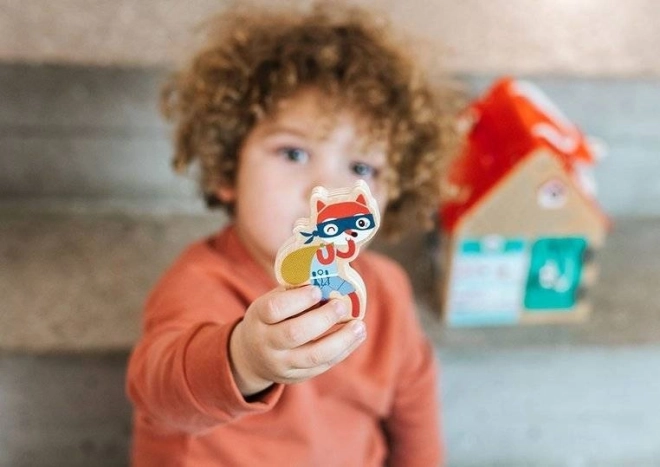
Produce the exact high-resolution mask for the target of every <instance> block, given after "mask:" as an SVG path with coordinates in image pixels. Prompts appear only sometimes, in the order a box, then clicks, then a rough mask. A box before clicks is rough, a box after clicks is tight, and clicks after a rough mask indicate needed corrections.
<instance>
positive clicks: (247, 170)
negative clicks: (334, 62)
mask: <svg viewBox="0 0 660 467" xmlns="http://www.w3.org/2000/svg"><path fill="white" fill-rule="evenodd" d="M322 99H323V96H322V95H321V94H319V93H318V92H317V91H315V90H305V91H301V92H300V93H298V94H296V95H295V97H293V98H291V99H288V100H286V101H283V102H282V103H281V104H280V107H279V110H278V111H277V112H276V113H275V114H274V115H272V116H269V117H268V118H265V119H264V120H262V121H260V122H259V123H258V124H257V125H256V126H255V127H254V128H253V130H252V131H251V132H250V134H249V135H248V137H247V138H246V140H245V142H244V144H243V146H242V148H241V151H240V153H239V164H238V174H237V177H236V184H235V186H233V187H231V188H227V187H225V188H221V189H220V190H218V195H219V197H220V198H221V199H223V200H224V201H233V202H234V203H235V213H234V214H235V215H234V223H235V225H236V229H237V231H238V234H239V235H240V236H241V239H242V240H243V242H244V243H245V245H246V246H247V248H248V249H249V250H250V252H251V253H252V254H253V255H254V256H255V258H256V259H257V261H258V262H259V263H261V264H262V265H263V266H264V267H267V268H271V267H272V264H273V262H274V260H275V255H276V254H277V250H278V249H279V248H280V246H281V245H282V244H283V243H284V242H285V241H286V240H287V239H288V238H289V237H290V236H291V235H292V230H293V225H294V223H295V221H296V220H297V219H300V218H303V217H309V210H310V206H309V197H310V194H311V192H312V189H313V188H314V187H315V186H318V185H321V186H323V187H325V188H327V189H334V188H343V187H350V186H352V185H353V183H354V182H355V181H356V180H358V179H363V180H365V181H366V182H367V183H368V184H369V188H370V189H371V191H372V193H373V195H374V197H375V198H376V201H378V204H379V207H380V210H381V214H382V213H383V212H384V210H385V207H386V203H387V197H386V191H387V190H386V186H385V183H384V178H385V171H386V167H387V156H386V152H385V146H382V147H380V148H378V147H376V146H375V145H371V146H366V145H365V144H364V143H365V139H364V136H366V135H365V134H364V133H363V132H362V131H361V130H360V128H361V126H360V125H359V123H360V122H359V121H358V120H357V118H356V116H355V115H354V114H353V113H352V112H349V111H341V112H340V113H339V114H337V115H334V116H332V117H331V118H328V117H329V116H328V115H327V112H324V107H323V106H322V105H321V102H322Z"/></svg>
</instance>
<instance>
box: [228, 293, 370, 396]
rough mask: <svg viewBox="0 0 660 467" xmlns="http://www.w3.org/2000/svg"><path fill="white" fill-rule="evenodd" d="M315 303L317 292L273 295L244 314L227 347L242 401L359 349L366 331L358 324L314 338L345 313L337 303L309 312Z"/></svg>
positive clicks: (324, 367)
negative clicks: (274, 384)
mask: <svg viewBox="0 0 660 467" xmlns="http://www.w3.org/2000/svg"><path fill="white" fill-rule="evenodd" d="M320 299H321V292H320V290H319V289H318V288H317V287H312V286H308V287H301V288H298V289H292V290H282V289H275V290H273V291H271V292H269V293H267V294H266V295H263V296H262V297H259V298H258V299H257V300H255V301H254V303H252V305H251V306H250V308H248V310H247V311H246V313H245V317H244V319H243V321H241V322H240V323H239V324H238V325H237V326H236V328H235V329H234V331H233V333H232V335H231V338H230V343H229V351H230V359H231V364H232V371H233V373H234V379H235V380H236V384H237V385H238V388H239V389H240V391H241V393H242V394H243V395H244V396H248V395H252V394H256V393H257V392H260V391H263V390H264V389H266V388H268V387H269V386H270V385H271V384H273V383H297V382H300V381H304V380H306V379H309V378H312V377H314V376H316V375H319V374H321V373H323V372H324V371H326V370H328V369H329V368H331V367H332V366H333V365H335V364H337V363H339V362H340V361H342V360H343V359H345V358H346V357H347V356H349V355H350V354H351V352H353V351H354V350H355V349H356V348H357V347H358V346H359V345H360V344H361V343H362V341H363V340H364V338H365V337H366V329H365V327H364V323H363V322H362V321H359V320H353V321H349V322H348V323H346V324H344V325H341V326H340V327H338V328H337V329H336V330H335V331H333V332H332V333H330V334H328V335H325V336H323V337H322V338H319V337H320V336H321V335H323V334H324V333H325V332H326V331H328V330H329V329H331V328H332V327H333V326H334V325H335V324H337V323H338V322H339V321H342V320H343V319H344V318H346V317H348V315H349V313H350V311H349V310H348V309H347V306H346V305H345V303H344V302H343V301H341V300H330V301H329V302H327V303H326V304H324V305H323V306H320V307H318V308H315V309H313V310H309V309H310V308H311V307H313V306H315V305H317V304H318V302H319V300H320ZM305 310H309V311H307V312H305V313H303V312H304V311H305ZM316 339H318V340H316Z"/></svg>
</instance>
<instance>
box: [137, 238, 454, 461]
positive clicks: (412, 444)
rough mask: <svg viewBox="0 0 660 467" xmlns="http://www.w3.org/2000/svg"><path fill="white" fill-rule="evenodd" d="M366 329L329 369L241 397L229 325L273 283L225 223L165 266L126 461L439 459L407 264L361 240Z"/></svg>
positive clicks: (431, 378)
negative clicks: (253, 396) (351, 350)
mask: <svg viewBox="0 0 660 467" xmlns="http://www.w3.org/2000/svg"><path fill="white" fill-rule="evenodd" d="M352 266H353V267H354V268H355V269H356V270H357V271H358V272H359V273H360V275H361V276H362V278H363V279H364V282H365V285H366V289H367V294H368V304H367V311H366V316H365V323H366V326H367V332H368V336H367V340H366V341H365V342H364V343H363V344H362V346H360V347H359V348H358V349H357V350H356V351H355V352H354V353H353V354H352V355H351V356H349V357H348V358H347V359H346V360H345V361H343V362H341V363H339V364H338V365H337V366H336V367H333V368H332V369H330V370H329V371H327V372H326V373H324V374H322V375H320V376H318V377H316V378H313V379H311V380H308V381H306V382H304V383H299V384H295V385H290V386H284V385H274V386H273V387H271V388H270V389H269V390H267V391H266V392H265V393H264V394H261V395H260V397H259V398H258V399H256V400H248V401H246V400H245V399H244V398H243V397H242V396H241V394H240V392H239V391H238V389H237V388H236V385H235V383H234V381H233V379H232V373H231V369H230V366H229V359H228V354H227V349H228V342H229V336H230V333H231V331H232V329H233V327H234V326H235V325H236V323H237V322H238V321H239V320H240V319H241V317H242V315H243V313H244V311H245V310H246V308H247V307H248V305H249V304H250V303H251V302H252V301H253V300H254V299H255V298H257V297H258V296H260V295H262V294H264V293H266V292H267V291H269V290H271V289H272V288H274V287H275V286H276V285H277V284H276V283H275V281H274V280H273V279H272V278H271V277H270V276H269V275H268V274H267V273H266V271H264V270H263V269H262V268H260V267H259V266H258V265H257V264H256V263H255V262H254V261H252V259H251V258H250V256H249V254H248V253H247V251H246V250H245V248H244V247H243V245H242V244H241V243H240V240H239V239H238V237H237V236H236V233H235V231H234V229H233V228H231V227H229V228H227V229H225V230H224V231H223V232H221V233H220V234H218V235H217V236H215V237H212V238H210V239H207V240H206V241H201V242H198V243H195V244H193V245H192V246H191V247H190V248H189V249H188V250H187V251H186V252H185V253H184V254H183V255H182V256H181V257H180V258H179V260H178V261H177V262H176V263H175V264H174V266H173V267H172V268H171V269H170V270H169V271H168V272H167V273H166V274H165V276H164V277H163V278H162V279H161V281H160V282H159V284H158V285H157V286H156V288H155V289H154V291H153V292H152V294H151V296H150V298H149V300H148V302H147V305H146V310H145V316H144V330H143V336H142V338H141V340H140V341H139V342H138V344H137V346H136V347H135V349H134V351H133V354H132V355H131V359H130V364H129V369H128V381H127V387H128V393H129V396H130V398H131V400H132V401H133V403H134V406H135V414H134V426H133V448H132V462H133V466H134V467H144V466H158V467H166V466H189V467H205V466H239V467H242V466H250V467H253V466H262V465H263V466H269V467H279V466H287V467H288V466H314V467H315V466H356V467H370V466H382V465H384V464H386V463H388V465H394V466H406V467H414V466H420V467H422V466H423V467H429V466H435V465H439V464H440V463H441V455H442V449H441V442H440V432H439V427H438V405H437V392H436V386H435V377H436V365H435V359H434V354H433V350H432V347H431V346H430V345H429V343H428V342H427V341H426V339H425V337H424V335H423V332H422V331H421V329H420V327H419V325H418V323H417V320H416V316H415V311H414V306H413V300H412V296H411V290H410V286H409V283H408V280H407V278H406V277H405V274H404V273H403V271H402V270H401V269H400V267H398V266H397V265H396V264H395V263H393V262H392V261H390V260H388V259H386V258H384V257H383V256H380V255H378V254H376V253H373V252H369V251H363V252H362V253H361V255H360V257H359V258H358V259H357V260H355V261H354V262H353V263H352Z"/></svg>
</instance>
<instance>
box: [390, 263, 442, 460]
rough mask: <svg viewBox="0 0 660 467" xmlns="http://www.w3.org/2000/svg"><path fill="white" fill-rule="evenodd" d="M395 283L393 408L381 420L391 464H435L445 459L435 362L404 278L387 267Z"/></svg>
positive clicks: (401, 274)
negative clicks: (396, 350)
mask: <svg viewBox="0 0 660 467" xmlns="http://www.w3.org/2000/svg"><path fill="white" fill-rule="evenodd" d="M389 274H391V276H392V277H391V279H392V281H393V282H394V283H396V284H397V285H398V287H397V297H396V298H393V299H392V302H394V303H396V305H395V306H396V307H397V308H398V313H397V316H398V317H399V318H400V319H399V320H398V321H397V326H398V331H399V333H400V338H401V341H400V342H399V345H398V348H399V349H400V350H399V353H398V359H397V360H398V361H397V367H398V370H397V377H396V381H397V384H396V388H395V392H394V399H393V402H392V408H391V413H390V415H389V417H388V418H387V419H386V420H385V429H386V430H387V433H388V438H389V439H390V449H391V451H390V456H389V459H388V460H389V462H388V466H390V467H426V466H438V465H442V462H443V442H442V433H441V430H440V407H439V392H438V386H437V368H438V362H437V361H436V358H435V353H434V349H433V346H432V345H431V344H430V343H429V341H428V339H427V338H426V336H425V334H424V332H423V330H422V328H421V326H420V325H419V322H418V320H417V314H416V311H415V305H414V303H415V302H414V298H413V295H412V290H411V287H410V283H409V281H408V278H407V277H406V276H405V275H404V274H403V272H402V271H400V270H398V269H397V270H390V271H389Z"/></svg>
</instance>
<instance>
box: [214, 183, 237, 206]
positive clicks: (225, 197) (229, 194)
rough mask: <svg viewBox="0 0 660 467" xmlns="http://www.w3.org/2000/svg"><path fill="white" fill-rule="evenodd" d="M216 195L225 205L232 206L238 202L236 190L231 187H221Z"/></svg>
mask: <svg viewBox="0 0 660 467" xmlns="http://www.w3.org/2000/svg"><path fill="white" fill-rule="evenodd" d="M215 195H216V196H217V197H218V199H219V200H220V201H222V202H223V203H225V204H231V203H233V202H234V201H236V190H235V189H234V187H233V186H230V185H224V184H223V185H221V186H220V187H218V188H217V189H216V190H215Z"/></svg>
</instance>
